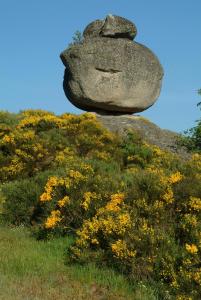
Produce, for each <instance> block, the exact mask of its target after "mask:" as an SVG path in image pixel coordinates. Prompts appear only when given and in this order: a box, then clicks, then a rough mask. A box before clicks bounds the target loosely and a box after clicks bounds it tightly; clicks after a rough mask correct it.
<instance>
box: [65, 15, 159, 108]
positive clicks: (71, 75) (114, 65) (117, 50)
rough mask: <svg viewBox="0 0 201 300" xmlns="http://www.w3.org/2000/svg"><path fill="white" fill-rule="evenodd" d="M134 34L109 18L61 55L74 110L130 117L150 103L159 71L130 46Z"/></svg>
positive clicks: (142, 50) (150, 57)
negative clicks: (125, 114)
mask: <svg viewBox="0 0 201 300" xmlns="http://www.w3.org/2000/svg"><path fill="white" fill-rule="evenodd" d="M136 33H137V29H136V27H135V25H134V24H133V23H132V22H130V21H128V20H126V19H124V18H121V17H118V16H111V15H109V16H107V17H106V19H105V20H96V21H94V22H92V23H91V24H89V25H88V26H87V27H86V29H85V30H84V34H83V35H84V40H83V42H82V43H80V44H75V45H72V46H71V47H70V48H68V49H66V50H65V51H64V52H62V53H61V59H62V62H63V63H64V65H65V67H66V70H65V75H64V83H63V87H64V91H65V94H66V96H67V97H68V99H69V100H70V101H71V102H72V103H73V104H74V105H75V106H77V107H78V108H81V109H83V110H87V111H96V112H111V113H112V114H115V113H117V114H118V113H120V114H121V113H128V114H131V113H134V112H140V111H143V110H145V109H147V108H148V107H150V106H151V105H153V104H154V102H155V101H156V99H157V97H158V96H159V93H160V88H161V81H162V77H163V69H162V67H161V65H160V63H159V61H158V59H157V57H156V56H155V55H154V54H153V53H152V51H151V50H149V49H148V48H147V47H145V46H143V45H141V44H139V43H136V42H134V41H132V39H133V38H134V37H135V35H136Z"/></svg>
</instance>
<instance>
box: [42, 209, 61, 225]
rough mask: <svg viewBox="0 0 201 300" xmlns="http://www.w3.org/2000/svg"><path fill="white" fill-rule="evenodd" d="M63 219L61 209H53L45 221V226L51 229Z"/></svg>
mask: <svg viewBox="0 0 201 300" xmlns="http://www.w3.org/2000/svg"><path fill="white" fill-rule="evenodd" d="M61 220H62V218H61V213H60V211H59V210H53V211H52V212H51V214H50V216H49V217H48V218H47V220H46V222H45V228H47V229H50V228H53V227H55V225H56V224H57V223H59V222H60V221H61Z"/></svg>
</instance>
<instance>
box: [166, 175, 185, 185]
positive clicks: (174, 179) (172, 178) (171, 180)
mask: <svg viewBox="0 0 201 300" xmlns="http://www.w3.org/2000/svg"><path fill="white" fill-rule="evenodd" d="M182 179H183V175H182V174H181V173H180V172H176V173H174V174H172V175H171V176H170V177H169V180H168V181H169V183H170V184H174V183H177V182H179V181H181V180H182Z"/></svg>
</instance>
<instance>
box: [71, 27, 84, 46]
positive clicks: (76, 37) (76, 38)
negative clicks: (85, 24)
mask: <svg viewBox="0 0 201 300" xmlns="http://www.w3.org/2000/svg"><path fill="white" fill-rule="evenodd" d="M72 39H73V41H72V43H70V44H69V45H68V47H71V46H73V45H76V44H81V43H82V41H83V35H82V33H81V32H80V31H79V30H77V31H75V33H74V35H73V38H72Z"/></svg>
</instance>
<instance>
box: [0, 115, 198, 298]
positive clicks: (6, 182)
mask: <svg viewBox="0 0 201 300" xmlns="http://www.w3.org/2000/svg"><path fill="white" fill-rule="evenodd" d="M4 123H5V122H4ZM4 125H5V124H4ZM0 128H1V129H0V130H1V131H0V135H1V137H2V139H1V142H0V150H1V154H0V163H1V170H0V179H1V182H2V188H1V194H2V197H3V199H4V201H3V204H2V210H3V213H4V215H5V217H6V216H10V217H9V218H8V219H9V220H10V221H11V222H12V223H15V224H20V222H22V223H26V224H28V223H31V224H34V228H35V229H34V230H35V231H36V233H37V236H38V238H47V237H51V236H54V235H58V234H59V235H73V236H74V243H73V245H72V246H71V248H69V249H68V254H69V255H70V259H71V261H74V262H75V261H76V262H82V263H84V262H87V261H95V262H97V263H99V264H107V265H110V266H111V267H113V268H116V270H119V271H120V272H122V273H124V274H125V275H126V276H128V278H129V279H130V280H133V281H139V282H144V281H150V282H151V281H152V282H153V281H155V282H157V283H158V284H159V285H160V295H159V298H160V299H163V298H165V297H166V296H167V293H169V295H170V297H172V299H192V300H193V299H200V298H201V265H200V261H201V155H200V154H198V153H195V154H193V155H192V158H191V159H189V160H187V161H183V159H182V158H180V157H178V156H176V155H174V154H172V153H170V152H167V151H163V150H161V149H159V148H158V147H156V146H153V145H149V144H147V143H145V142H144V141H143V140H142V139H141V138H140V137H139V136H137V135H136V134H135V133H132V132H129V133H128V135H127V136H126V137H124V138H120V137H117V136H116V135H113V134H112V133H109V132H108V131H106V130H105V129H103V128H102V127H101V125H100V124H99V123H98V122H97V121H96V119H95V117H94V115H93V114H83V115H81V116H74V115H70V114H64V115H62V116H59V117H57V116H55V115H54V114H51V113H48V112H43V111H25V112H22V113H21V114H19V116H18V118H16V119H15V121H12V122H11V123H9V124H6V125H5V126H4V129H2V128H3V127H0ZM19 178H20V179H19ZM23 178H24V179H23ZM40 178H41V179H40ZM17 179H18V180H17ZM15 199H17V201H15ZM68 257H69V256H68ZM170 299H171V298H170Z"/></svg>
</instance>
